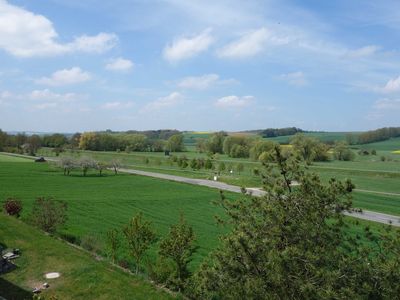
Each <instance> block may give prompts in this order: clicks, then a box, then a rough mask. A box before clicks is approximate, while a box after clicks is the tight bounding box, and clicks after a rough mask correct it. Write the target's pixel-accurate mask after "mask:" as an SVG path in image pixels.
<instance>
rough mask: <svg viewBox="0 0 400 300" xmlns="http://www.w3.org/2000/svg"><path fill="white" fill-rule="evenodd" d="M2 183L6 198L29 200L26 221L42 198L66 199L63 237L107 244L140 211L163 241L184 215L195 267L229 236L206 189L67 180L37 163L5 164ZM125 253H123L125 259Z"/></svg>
mask: <svg viewBox="0 0 400 300" xmlns="http://www.w3.org/2000/svg"><path fill="white" fill-rule="evenodd" d="M0 183H1V186H2V188H1V189H0V199H5V198H7V197H17V198H19V199H21V201H22V202H23V205H24V210H23V215H22V218H26V217H27V215H28V213H29V212H30V210H31V207H32V203H33V201H34V199H35V198H36V197H39V196H46V197H50V196H51V197H54V198H55V199H59V200H64V201H66V202H67V203H68V215H69V219H68V222H67V226H66V228H65V229H64V230H63V233H66V234H68V235H73V236H76V237H78V238H82V237H84V236H87V235H93V236H96V237H98V238H99V239H100V240H103V239H104V237H105V233H106V232H107V231H108V230H109V229H112V228H121V227H122V226H123V225H125V224H126V223H127V222H128V221H129V219H130V218H131V217H132V216H133V215H134V214H136V213H138V212H143V214H144V216H145V217H146V218H147V219H149V220H150V221H152V222H153V226H154V228H155V229H156V230H157V233H158V235H159V237H161V236H163V235H164V234H165V233H166V232H167V231H168V228H169V226H170V225H171V224H174V223H176V222H177V221H178V220H179V215H180V213H183V214H184V215H185V217H186V218H187V219H188V223H189V224H190V225H192V226H193V229H194V232H195V234H196V237H197V245H198V246H199V250H198V252H197V254H196V255H195V257H194V262H193V263H194V265H196V264H198V263H199V262H200V261H201V260H202V258H204V257H205V255H206V254H207V253H209V251H210V250H211V249H212V248H213V247H215V245H216V244H217V239H218V235H220V234H221V233H222V232H223V229H222V228H219V227H217V226H216V225H215V219H214V216H215V215H216V214H219V213H220V212H221V210H220V209H219V208H218V207H216V206H215V205H213V204H212V203H211V202H212V201H213V200H217V199H218V198H219V192H218V191H217V190H215V189H209V188H206V187H198V186H192V185H188V184H183V183H176V182H171V181H166V180H159V179H154V178H149V177H143V176H135V175H125V174H119V175H117V176H115V175H113V174H111V173H107V174H105V175H104V176H102V177H99V176H97V174H94V173H93V174H89V176H87V177H82V176H80V175H78V174H73V175H72V176H64V175H63V174H62V172H61V171H60V170H58V169H54V168H52V167H51V166H50V167H49V165H48V164H46V163H44V164H40V163H33V162H32V161H28V162H26V163H14V162H2V163H1V164H0ZM226 195H227V196H228V197H238V196H239V195H233V194H229V193H227V194H226ZM155 251H156V250H155V249H153V252H155ZM124 255H125V253H121V257H123V256H124Z"/></svg>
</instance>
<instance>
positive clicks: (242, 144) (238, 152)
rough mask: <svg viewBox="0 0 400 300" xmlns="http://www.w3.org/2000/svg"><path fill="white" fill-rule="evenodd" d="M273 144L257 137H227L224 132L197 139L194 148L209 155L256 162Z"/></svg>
mask: <svg viewBox="0 0 400 300" xmlns="http://www.w3.org/2000/svg"><path fill="white" fill-rule="evenodd" d="M274 145H275V143H274V142H271V141H265V140H261V139H260V138H259V137H255V136H248V135H233V136H228V134H227V133H226V132H223V131H221V132H216V133H213V134H212V135H211V136H210V137H209V138H208V139H198V140H197V143H196V148H197V150H198V151H199V152H201V153H202V152H206V153H210V154H215V153H219V154H227V155H229V156H230V157H235V158H248V157H251V158H253V159H254V160H258V158H259V156H260V155H261V154H262V152H267V151H270V150H271V149H273V147H274Z"/></svg>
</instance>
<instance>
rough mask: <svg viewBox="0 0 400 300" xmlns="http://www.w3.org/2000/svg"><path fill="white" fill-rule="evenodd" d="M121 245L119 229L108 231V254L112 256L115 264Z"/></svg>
mask: <svg viewBox="0 0 400 300" xmlns="http://www.w3.org/2000/svg"><path fill="white" fill-rule="evenodd" d="M120 246H121V237H120V235H119V231H118V230H117V229H110V230H109V231H107V237H106V248H107V254H108V255H109V257H110V258H111V260H112V262H113V263H114V264H115V259H116V256H117V251H118V249H119V247H120Z"/></svg>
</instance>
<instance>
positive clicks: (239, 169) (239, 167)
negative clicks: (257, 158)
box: [236, 163, 244, 175]
mask: <svg viewBox="0 0 400 300" xmlns="http://www.w3.org/2000/svg"><path fill="white" fill-rule="evenodd" d="M243 170H244V165H243V164H242V163H238V164H237V165H236V171H237V172H238V173H239V175H240V173H241V172H243Z"/></svg>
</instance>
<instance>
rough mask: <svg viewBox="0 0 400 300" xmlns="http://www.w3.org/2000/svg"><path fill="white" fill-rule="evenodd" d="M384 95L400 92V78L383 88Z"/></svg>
mask: <svg viewBox="0 0 400 300" xmlns="http://www.w3.org/2000/svg"><path fill="white" fill-rule="evenodd" d="M381 91H382V92H383V93H388V94H390V93H396V92H400V76H399V77H397V78H393V79H390V80H389V81H388V82H387V83H386V85H385V86H384V87H383V88H381Z"/></svg>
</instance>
